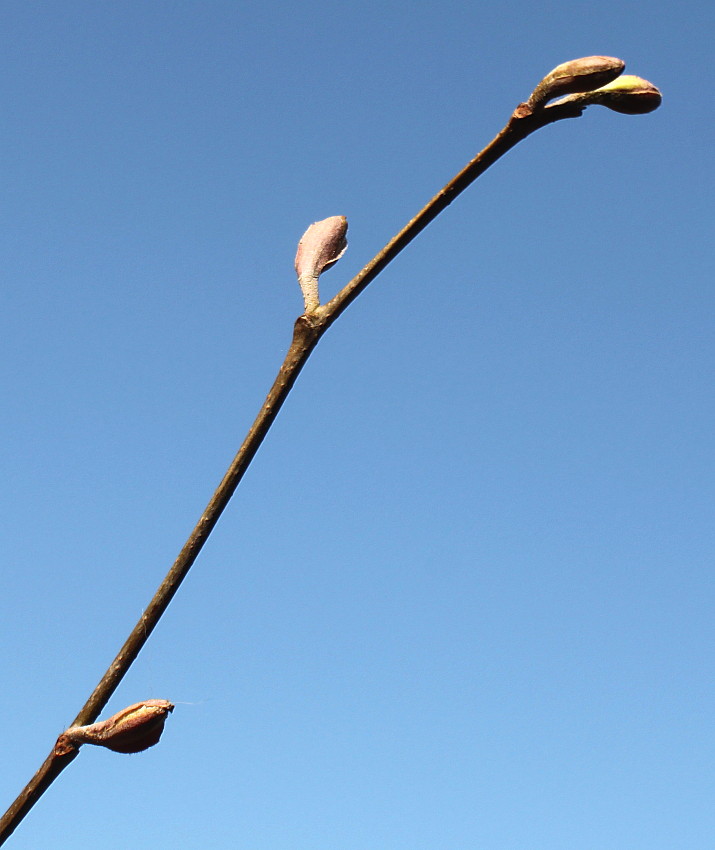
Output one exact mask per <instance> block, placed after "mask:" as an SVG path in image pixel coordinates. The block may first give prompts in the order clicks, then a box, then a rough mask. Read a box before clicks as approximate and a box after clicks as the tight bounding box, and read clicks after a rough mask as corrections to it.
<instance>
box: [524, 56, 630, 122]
mask: <svg viewBox="0 0 715 850" xmlns="http://www.w3.org/2000/svg"><path fill="white" fill-rule="evenodd" d="M625 67H626V63H625V62H624V61H623V60H622V59H616V58H615V57H614V56H584V57H583V59H572V60H571V61H570V62H563V63H562V64H561V65H557V66H556V67H555V68H554V70H553V71H551V72H550V73H549V74H547V75H546V76H545V77H544V79H543V80H542V81H541V82H540V83H539V85H538V86H537V87H536V88H535V89H534V91H533V93H532V95H531V97H530V98H529V100H528V101H527V105H528V106H530V107H531V108H532V109H534V108H536V107H540V106H543V105H544V104H545V103H546V102H547V101H549V100H551V99H552V98H554V97H561V95H564V94H574V93H576V92H586V91H591V90H592V89H597V88H599V87H600V86H603V85H605V84H606V83H610V82H611V80H615V79H616V77H618V75H619V74H622V73H623V69H624V68H625Z"/></svg>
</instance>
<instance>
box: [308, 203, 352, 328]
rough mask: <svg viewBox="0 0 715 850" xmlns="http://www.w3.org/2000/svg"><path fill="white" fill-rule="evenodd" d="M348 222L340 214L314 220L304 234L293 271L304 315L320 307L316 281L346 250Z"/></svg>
mask: <svg viewBox="0 0 715 850" xmlns="http://www.w3.org/2000/svg"><path fill="white" fill-rule="evenodd" d="M347 232H348V220H347V218H345V216H344V215H333V216H331V217H330V218H326V219H323V220H322V221H316V222H315V223H314V224H311V225H310V227H309V228H308V229H307V230H306V231H305V233H304V234H303V236H302V237H301V240H300V242H299V243H298V251H297V253H296V255H295V271H296V274H297V275H298V283H299V285H300V288H301V291H302V292H303V300H304V301H305V311H306V313H309V312H311V311H312V310H315V308H316V307H319V306H320V297H319V294H318V278H319V277H320V275H321V274H322V273H323V272H324V271H325V270H326V269H328V268H330V266H332V265H334V264H335V263H337V261H338V260H339V259H340V258H341V257H342V256H343V254H344V253H345V251H346V250H347V247H348V240H347V237H346V234H347Z"/></svg>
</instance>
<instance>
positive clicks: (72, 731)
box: [55, 699, 174, 755]
mask: <svg viewBox="0 0 715 850" xmlns="http://www.w3.org/2000/svg"><path fill="white" fill-rule="evenodd" d="M173 710H174V706H173V704H172V703H170V702H169V701H168V700H165V699H148V700H144V701H143V702H138V703H135V704H134V705H130V706H129V707H128V708H124V709H122V711H118V712H117V713H116V714H114V715H112V717H109V718H108V719H107V720H101V721H99V722H98V723H91V724H90V725H89V726H70V728H69V729H67V730H66V731H65V732H63V733H62V734H61V735H60V737H59V738H58V739H57V744H56V745H55V755H67V754H68V753H70V752H72V751H73V750H75V749H77V747H79V746H80V745H81V744H96V745H97V746H99V747H106V748H107V749H108V750H113V751H114V752H115V753H140V752H141V751H142V750H146V749H148V748H149V747H153V746H154V744H156V743H158V742H159V738H161V733H162V732H163V731H164V723H165V721H166V718H167V716H168V715H169V714H170V713H171V712H172V711H173Z"/></svg>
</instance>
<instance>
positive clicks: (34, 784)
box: [0, 103, 584, 845]
mask: <svg viewBox="0 0 715 850" xmlns="http://www.w3.org/2000/svg"><path fill="white" fill-rule="evenodd" d="M583 108H584V107H583V106H582V105H576V104H573V103H564V104H562V105H553V106H551V107H547V108H545V109H540V110H538V111H534V112H532V111H531V110H529V109H528V108H525V105H524V104H520V106H519V107H517V109H516V111H515V112H514V115H512V117H511V119H510V120H509V122H508V123H507V125H506V126H505V127H504V129H503V130H502V131H501V132H500V133H499V134H498V135H497V136H496V137H495V138H494V139H493V140H492V141H491V142H490V143H489V144H488V145H487V146H486V147H485V148H484V150H482V151H481V152H480V153H478V154H477V156H475V157H474V159H472V160H471V162H469V163H468V164H467V165H466V166H465V168H463V169H462V171H460V172H459V173H458V174H457V175H456V176H455V177H454V178H453V179H452V180H450V181H449V183H447V185H446V186H445V187H444V188H443V189H441V190H440V191H439V192H438V193H437V194H436V195H435V196H434V198H432V200H431V201H430V202H429V203H428V204H427V205H426V206H425V207H424V208H423V209H422V210H420V212H419V213H418V214H417V215H416V216H415V217H414V218H413V219H411V221H409V222H408V223H407V224H406V225H405V227H404V228H403V229H402V230H401V231H400V232H399V233H398V234H397V235H396V236H395V237H393V239H391V240H390V242H388V243H387V245H386V246H385V247H384V248H383V249H382V250H381V251H380V252H379V253H378V254H376V255H375V257H373V259H372V260H371V261H370V262H369V263H368V264H367V265H366V266H365V267H364V268H363V269H362V271H360V272H359V273H358V274H357V275H356V276H355V277H354V278H353V279H352V280H351V281H350V282H349V283H348V284H347V285H346V286H345V287H344V288H343V289H342V290H341V291H340V292H339V293H338V294H337V295H336V296H335V297H334V298H333V299H332V300H331V301H329V302H328V303H327V304H324V305H319V306H316V307H315V308H314V309H312V310H310V311H309V312H306V313H305V314H303V315H302V316H300V317H299V318H298V319H297V320H296V323H295V327H294V331H293V340H292V342H291V345H290V348H289V349H288V353H287V354H286V357H285V360H284V361H283V364H282V365H281V367H280V370H279V371H278V375H277V377H276V379H275V381H274V383H273V386H272V387H271V389H270V391H269V393H268V395H267V397H266V400H265V401H264V403H263V406H262V407H261V409H260V412H259V414H258V416H257V417H256V420H255V422H254V423H253V425H252V426H251V428H250V430H249V431H248V434H247V435H246V438H245V440H244V441H243V444H242V446H241V448H240V449H239V451H238V454H237V455H236V457H235V458H234V459H233V461H232V462H231V465H230V466H229V468H228V470H227V472H226V474H225V475H224V477H223V480H222V481H221V483H220V484H219V486H218V488H217V489H216V492H215V493H214V494H213V496H212V497H211V501H210V502H209V503H208V505H207V506H206V510H205V511H204V512H203V514H202V515H201V518H200V519H199V521H198V522H197V523H196V527H195V528H194V530H193V531H192V532H191V534H190V536H189V538H188V540H187V541H186V543H185V544H184V547H183V549H182V550H181V552H180V553H179V555H178V557H177V559H176V561H175V562H174V564H173V566H172V567H171V569H170V570H169V572H168V573H167V575H166V577H165V578H164V580H163V581H162V583H161V584H160V585H159V588H158V589H157V591H156V593H155V594H154V596H153V597H152V599H151V602H150V603H149V605H148V606H147V608H146V610H145V611H144V613H143V614H142V616H141V618H140V620H139V622H138V623H137V624H136V626H135V627H134V629H133V630H132V632H131V634H130V635H129V637H128V638H127V640H126V642H125V643H124V646H122V648H121V649H120V650H119V653H118V654H117V657H116V658H115V659H114V661H113V662H112V663H111V665H110V666H109V669H108V670H107V672H106V673H105V674H104V676H102V679H101V681H100V682H99V684H98V685H97V687H96V688H95V689H94V691H93V692H92V694H91V695H90V697H89V699H88V700H87V702H86V703H85V704H84V706H83V707H82V709H81V710H80V712H79V714H78V715H77V717H76V718H75V720H74V722H73V724H72V725H73V726H75V725H86V724H89V723H92V722H94V721H95V720H96V719H97V717H98V716H99V713H100V712H101V711H102V709H103V708H104V706H105V705H106V704H107V702H108V700H109V699H110V697H111V696H112V694H113V693H114V691H115V690H116V688H117V687H118V685H119V683H120V682H121V680H122V679H123V677H124V676H125V674H126V673H127V671H128V670H129V667H130V666H131V664H132V663H133V662H134V660H135V659H136V657H137V655H138V654H139V652H140V651H141V649H142V647H143V646H144V644H145V643H146V642H147V640H148V638H149V635H150V634H151V633H152V632H153V630H154V627H155V626H156V624H157V623H158V622H159V619H160V618H161V616H162V614H163V613H164V611H165V610H166V608H167V606H168V605H169V603H170V602H171V600H172V599H173V597H174V594H175V593H176V591H177V590H178V589H179V586H180V585H181V582H182V581H183V580H184V578H185V577H186V575H187V573H188V571H189V569H190V568H191V566H192V564H193V563H194V561H195V560H196V558H197V556H198V554H199V552H200V551H201V549H202V547H203V545H204V543H205V542H206V540H207V539H208V537H209V535H210V534H211V532H212V530H213V529H214V527H215V525H216V523H217V522H218V519H219V517H220V516H221V514H222V512H223V510H224V508H225V507H226V505H227V504H228V502H229V500H230V499H231V496H232V495H233V493H234V492H235V490H236V487H237V486H238V484H239V482H240V481H241V479H242V478H243V474H244V473H245V471H246V470H247V469H248V466H249V465H250V463H251V461H252V460H253V458H254V457H255V454H256V452H257V451H258V448H259V447H260V445H261V443H262V442H263V439H264V437H265V436H266V434H267V433H268V430H269V429H270V427H271V425H272V424H273V422H274V420H275V418H276V416H277V415H278V412H279V410H280V409H281V407H282V405H283V402H284V401H285V400H286V398H287V396H288V393H289V392H290V391H291V389H292V387H293V384H294V383H295V381H296V378H297V377H298V375H299V374H300V371H301V369H302V368H303V366H304V365H305V363H306V361H307V360H308V357H309V356H310V354H311V353H312V351H313V349H314V348H315V346H316V345H317V344H318V341H319V340H320V338H321V336H322V335H323V334H324V333H325V331H326V330H327V329H328V328H329V327H330V325H332V324H333V322H334V321H335V320H336V319H337V318H338V317H339V316H340V315H341V314H342V313H343V312H344V311H345V310H346V308H347V307H348V305H349V304H351V303H352V302H353V301H354V300H355V299H356V298H357V296H358V295H359V294H360V293H361V292H362V291H363V290H364V289H365V288H366V287H367V286H368V284H369V283H370V282H371V281H372V280H374V278H375V277H376V276H377V275H378V274H379V273H380V272H381V271H382V270H383V269H384V268H385V266H387V265H388V263H390V262H391V261H392V260H393V259H394V258H395V257H396V256H397V255H398V254H399V253H400V251H402V249H403V248H405V247H406V246H407V245H408V244H409V243H410V242H411V241H412V240H413V239H414V238H415V237H416V236H417V235H418V234H419V233H420V232H421V231H422V230H424V228H425V227H427V225H428V224H429V223H430V222H431V221H433V220H434V219H435V218H436V217H437V216H438V215H439V214H440V213H441V212H442V211H443V210H444V209H445V208H446V207H447V206H449V204H451V203H452V201H453V200H454V199H455V198H456V197H457V196H458V195H459V194H461V192H463V191H464V190H465V189H466V188H467V187H468V186H469V185H470V184H471V183H473V182H474V180H476V179H477V177H479V176H480V175H481V174H483V173H484V171H486V170H487V168H489V166H491V165H492V164H493V163H494V162H496V161H497V160H498V159H499V158H500V157H502V156H503V155H504V154H505V153H507V151H509V150H510V149H511V148H512V147H514V145H516V144H517V143H518V142H520V141H522V139H525V138H526V137H527V136H528V135H530V134H531V133H533V132H535V131H536V130H538V129H540V128H541V127H544V126H546V125H547V124H551V123H553V122H554V121H559V120H561V119H563V118H574V117H577V116H578V115H580V114H581V112H582V111H583ZM76 755H77V751H75V752H74V753H73V754H71V755H69V756H67V755H58V754H56V753H54V752H53V753H51V754H50V755H49V756H48V757H47V759H46V760H45V762H44V763H43V765H42V766H41V767H40V769H39V770H38V771H37V773H36V774H35V775H34V776H33V778H32V779H31V780H30V782H29V783H28V784H27V785H26V786H25V788H24V789H23V790H22V791H21V793H20V794H19V795H18V797H17V799H16V800H15V802H14V803H13V804H12V805H11V806H10V808H9V809H8V810H7V812H6V813H5V814H4V815H3V817H2V819H0V845H1V844H4V843H5V841H6V840H7V839H8V838H9V837H10V835H11V834H12V833H13V831H14V830H15V829H16V827H17V826H18V824H19V823H20V822H21V821H22V819H23V818H24V817H25V815H26V814H27V813H28V812H29V811H30V809H31V808H32V806H33V805H34V804H35V803H36V802H37V800H38V799H39V798H40V797H41V796H42V794H43V793H44V792H45V790H46V789H47V788H48V787H49V786H50V785H51V783H52V782H53V781H54V780H55V779H56V778H57V776H59V774H60V773H61V772H62V770H64V768H65V767H67V765H68V764H69V763H70V762H71V761H73V760H74V758H75V757H76Z"/></svg>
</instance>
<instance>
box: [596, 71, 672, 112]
mask: <svg viewBox="0 0 715 850" xmlns="http://www.w3.org/2000/svg"><path fill="white" fill-rule="evenodd" d="M662 100H663V95H662V94H661V93H660V90H659V89H658V88H656V86H654V85H653V83H649V82H648V80H644V79H642V78H641V77H634V76H632V75H630V74H626V75H624V76H623V77H619V78H618V79H617V80H614V81H613V82H611V83H609V84H608V85H607V86H602V87H601V88H599V89H596V91H593V92H589V94H588V101H589V103H598V104H600V105H601V106H607V107H608V108H609V109H613V110H614V111H615V112H622V113H623V114H624V115H645V114H646V113H648V112H652V111H653V110H654V109H657V108H658V107H659V106H660V104H661V101H662Z"/></svg>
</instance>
